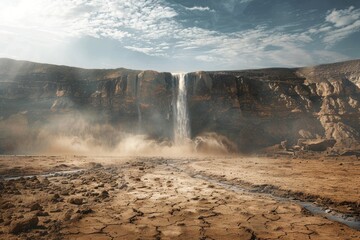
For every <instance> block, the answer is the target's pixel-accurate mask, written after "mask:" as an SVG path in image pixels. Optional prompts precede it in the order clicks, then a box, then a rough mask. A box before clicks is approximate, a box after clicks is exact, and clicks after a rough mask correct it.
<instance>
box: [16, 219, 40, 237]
mask: <svg viewBox="0 0 360 240" xmlns="http://www.w3.org/2000/svg"><path fill="white" fill-rule="evenodd" d="M38 223H39V218H38V217H37V216H36V215H31V216H27V217H24V218H22V219H18V220H15V221H13V222H12V223H11V224H10V228H9V233H12V234H19V233H22V232H27V231H29V230H31V229H34V228H36V227H37V225H38Z"/></svg>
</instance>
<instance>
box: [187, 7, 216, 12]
mask: <svg viewBox="0 0 360 240" xmlns="http://www.w3.org/2000/svg"><path fill="white" fill-rule="evenodd" d="M185 9H186V10H189V11H201V12H206V11H209V12H215V10H213V9H210V8H209V7H201V6H194V7H185Z"/></svg>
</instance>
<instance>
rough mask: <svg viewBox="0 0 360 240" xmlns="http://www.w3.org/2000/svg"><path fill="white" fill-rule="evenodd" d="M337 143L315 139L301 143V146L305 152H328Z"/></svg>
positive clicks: (333, 140)
mask: <svg viewBox="0 0 360 240" xmlns="http://www.w3.org/2000/svg"><path fill="white" fill-rule="evenodd" d="M335 143H336V140H335V139H315V140H308V141H304V142H301V145H302V146H303V147H304V150H309V151H326V150H327V148H332V147H334V145H335Z"/></svg>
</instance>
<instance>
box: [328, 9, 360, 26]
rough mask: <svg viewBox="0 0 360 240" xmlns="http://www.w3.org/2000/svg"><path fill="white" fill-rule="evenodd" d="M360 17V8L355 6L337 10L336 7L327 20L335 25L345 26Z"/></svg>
mask: <svg viewBox="0 0 360 240" xmlns="http://www.w3.org/2000/svg"><path fill="white" fill-rule="evenodd" d="M359 18H360V10H359V9H355V8H354V7H353V6H351V7H349V8H348V9H343V10H337V9H334V10H332V11H331V12H329V14H328V15H327V16H326V21H327V22H329V23H333V24H334V25H335V27H344V26H347V25H350V24H352V23H353V22H355V21H356V20H357V19H359Z"/></svg>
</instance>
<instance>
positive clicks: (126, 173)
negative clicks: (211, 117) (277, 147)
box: [0, 156, 360, 240]
mask: <svg viewBox="0 0 360 240" xmlns="http://www.w3.org/2000/svg"><path fill="white" fill-rule="evenodd" d="M69 170H77V171H75V172H64V171H69ZM55 172H64V173H56V174H52V175H48V176H41V175H39V174H44V173H45V174H48V173H55ZM0 174H1V176H2V177H3V179H2V180H0V193H1V199H0V239H84V240H85V239H242V240H247V239H249V240H255V239H360V231H358V230H356V229H352V228H350V227H348V226H346V225H344V224H341V223H338V222H336V221H332V220H329V219H327V218H326V217H324V216H323V215H321V214H313V213H311V212H309V211H307V210H306V209H305V208H303V207H302V206H301V204H299V202H297V201H307V202H311V203H314V204H315V205H316V206H319V207H323V208H324V212H325V211H326V212H327V213H328V214H331V212H338V213H341V214H343V216H344V217H346V215H348V216H350V217H352V218H353V219H356V218H357V217H358V216H359V205H360V203H359V201H360V161H359V160H357V159H356V158H353V157H347V158H345V157H343V158H341V159H337V160H335V159H329V158H327V159H324V158H316V159H291V158H278V159H273V158H257V157H217V158H214V157H202V158H200V157H199V158H182V159H181V158H179V159H171V158H165V157H131V158H126V157H82V156H71V157H70V156H67V157H60V156H52V157H45V156H44V157H41V156H38V157H31V156H17V157H16V156H2V157H0ZM34 174H35V175H39V176H37V177H29V178H14V179H11V177H16V176H20V175H23V176H26V175H34ZM4 178H5V179H4ZM355 222H356V221H355Z"/></svg>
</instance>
